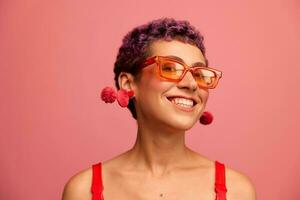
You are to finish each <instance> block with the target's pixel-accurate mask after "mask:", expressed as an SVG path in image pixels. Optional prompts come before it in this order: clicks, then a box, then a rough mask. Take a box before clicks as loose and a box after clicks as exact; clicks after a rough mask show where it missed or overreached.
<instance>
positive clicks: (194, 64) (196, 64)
mask: <svg viewBox="0 0 300 200" xmlns="http://www.w3.org/2000/svg"><path fill="white" fill-rule="evenodd" d="M165 57H168V58H173V59H175V60H178V61H180V62H183V63H185V62H184V60H183V59H182V58H180V57H178V56H174V55H167V56H165ZM196 66H201V67H206V64H204V63H203V62H195V63H193V64H192V65H191V67H196Z"/></svg>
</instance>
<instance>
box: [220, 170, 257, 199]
mask: <svg viewBox="0 0 300 200" xmlns="http://www.w3.org/2000/svg"><path fill="white" fill-rule="evenodd" d="M225 171H226V172H225V176H226V187H227V195H228V199H229V200H231V199H233V200H234V199H239V200H256V190H255V186H254V184H253V182H252V180H251V179H250V177H248V176H247V175H246V174H244V173H243V172H240V171H237V170H234V169H232V168H230V167H228V166H225Z"/></svg>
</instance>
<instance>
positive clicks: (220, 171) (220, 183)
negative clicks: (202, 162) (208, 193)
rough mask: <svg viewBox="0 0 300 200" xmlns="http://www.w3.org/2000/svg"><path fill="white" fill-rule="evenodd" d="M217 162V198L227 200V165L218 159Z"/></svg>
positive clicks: (217, 199)
mask: <svg viewBox="0 0 300 200" xmlns="http://www.w3.org/2000/svg"><path fill="white" fill-rule="evenodd" d="M215 164H216V176H215V178H216V179H215V191H216V200H226V192H227V188H226V177H225V165H224V164H223V163H220V162H218V161H215Z"/></svg>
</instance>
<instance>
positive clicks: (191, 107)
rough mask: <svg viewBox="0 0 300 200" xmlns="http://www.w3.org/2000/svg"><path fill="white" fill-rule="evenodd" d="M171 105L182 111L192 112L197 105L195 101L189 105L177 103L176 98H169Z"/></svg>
mask: <svg viewBox="0 0 300 200" xmlns="http://www.w3.org/2000/svg"><path fill="white" fill-rule="evenodd" d="M166 99H167V100H168V101H169V102H170V103H172V104H173V105H174V106H175V107H176V108H179V109H180V110H183V111H187V112H191V111H193V110H194V109H195V106H196V105H197V103H196V102H195V101H193V103H192V104H190V103H189V104H187V103H183V102H179V101H175V97H167V98H166Z"/></svg>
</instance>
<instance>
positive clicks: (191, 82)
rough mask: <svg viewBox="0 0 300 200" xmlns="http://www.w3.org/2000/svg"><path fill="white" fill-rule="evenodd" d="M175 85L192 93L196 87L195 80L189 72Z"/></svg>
mask: <svg viewBox="0 0 300 200" xmlns="http://www.w3.org/2000/svg"><path fill="white" fill-rule="evenodd" d="M177 85H178V87H180V88H187V89H190V90H192V91H195V90H196V89H197V87H198V84H197V82H196V80H195V79H194V77H193V74H192V72H191V71H190V70H189V71H187V72H186V74H185V75H184V77H183V78H182V79H181V80H180V81H179V82H178V84H177Z"/></svg>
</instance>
